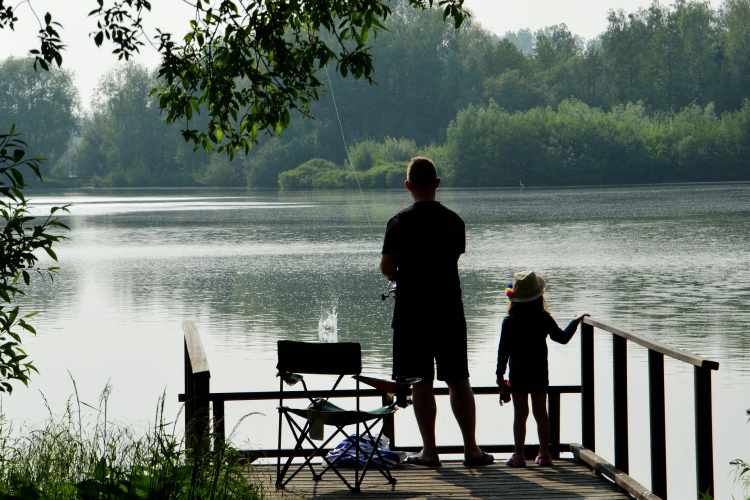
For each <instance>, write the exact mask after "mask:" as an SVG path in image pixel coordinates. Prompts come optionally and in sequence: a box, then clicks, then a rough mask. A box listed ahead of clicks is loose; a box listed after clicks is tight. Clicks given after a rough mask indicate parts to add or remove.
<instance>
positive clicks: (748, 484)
mask: <svg viewBox="0 0 750 500" xmlns="http://www.w3.org/2000/svg"><path fill="white" fill-rule="evenodd" d="M746 413H747V415H748V422H750V409H748V410H747V411H746ZM729 465H731V466H732V467H734V480H735V482H737V483H740V484H741V485H742V491H743V494H744V497H745V499H746V500H747V499H750V463H747V462H745V461H744V460H742V459H739V458H738V459H736V460H732V461H731V462H729Z"/></svg>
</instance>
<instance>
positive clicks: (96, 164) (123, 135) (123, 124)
mask: <svg viewBox="0 0 750 500" xmlns="http://www.w3.org/2000/svg"><path fill="white" fill-rule="evenodd" d="M157 84H158V82H157V80H156V78H155V77H154V75H153V74H151V73H150V72H149V71H148V70H147V69H146V68H145V67H143V66H141V65H139V64H136V63H133V62H129V63H126V64H125V65H122V66H119V67H115V68H113V69H112V70H110V71H108V72H107V73H106V74H105V75H104V76H103V77H102V78H101V80H100V82H99V85H98V87H97V89H96V91H95V94H94V98H93V102H92V114H91V116H89V117H88V119H87V121H86V123H85V124H84V127H83V135H82V140H81V142H80V143H79V144H78V147H77V148H76V151H75V152H74V154H73V159H72V161H73V162H74V163H76V165H77V166H78V170H79V172H80V174H82V175H85V176H92V175H93V176H97V177H99V178H103V179H104V180H105V181H104V182H105V184H108V185H115V186H129V185H140V186H142V185H162V186H163V185H180V184H184V181H185V178H184V175H183V174H185V172H183V170H184V168H185V163H186V162H185V158H184V155H183V158H182V159H183V161H182V162H180V163H178V162H177V161H176V158H177V156H178V152H179V150H180V147H181V143H182V142H183V141H182V140H181V138H180V134H179V131H178V130H177V128H176V127H174V126H170V125H167V124H165V123H164V120H163V119H162V117H161V115H160V112H159V106H158V102H157V101H156V99H155V98H153V97H152V96H151V95H150V93H151V89H152V88H154V87H155V86H156V85H157ZM188 154H191V153H188ZM202 160H203V161H202V162H201V163H200V165H202V164H203V163H205V156H202ZM187 175H188V176H192V171H191V172H189V173H187ZM188 182H189V183H190V184H193V180H192V177H189V178H188Z"/></svg>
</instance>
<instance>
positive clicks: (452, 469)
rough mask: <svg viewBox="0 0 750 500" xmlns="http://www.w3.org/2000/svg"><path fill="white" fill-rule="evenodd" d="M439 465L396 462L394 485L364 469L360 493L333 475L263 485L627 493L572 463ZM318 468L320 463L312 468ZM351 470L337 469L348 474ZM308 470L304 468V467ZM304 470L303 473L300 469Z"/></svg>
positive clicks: (616, 497)
mask: <svg viewBox="0 0 750 500" xmlns="http://www.w3.org/2000/svg"><path fill="white" fill-rule="evenodd" d="M443 464H444V465H443V467H438V468H423V467H415V466H401V467H398V468H396V469H394V470H393V471H392V473H393V476H394V477H395V478H396V479H397V480H398V482H397V483H396V484H395V485H390V484H388V483H387V481H386V480H385V478H384V477H383V476H381V475H380V473H379V472H378V471H377V470H376V469H371V470H368V472H367V476H366V477H365V480H364V483H363V484H362V491H361V492H360V493H356V494H355V493H351V492H350V491H349V490H348V489H347V488H346V487H345V486H344V485H343V483H341V481H339V479H338V478H337V477H336V476H335V475H333V474H332V475H331V476H328V475H326V476H325V477H324V479H323V480H321V481H318V482H315V481H313V480H312V478H310V476H309V475H305V476H303V475H300V476H297V477H295V478H294V479H293V480H292V481H291V482H290V483H289V484H288V485H287V487H286V488H285V489H284V490H275V489H274V488H273V487H269V488H267V490H268V492H269V493H270V494H271V497H272V498H277V499H298V498H331V499H337V500H339V499H340V500H343V499H344V498H347V499H348V498H362V497H366V498H368V499H375V498H377V499H381V498H382V499H387V500H421V499H424V500H437V499H441V498H442V499H446V500H507V499H510V498H514V499H519V500H536V499H539V498H549V499H552V500H568V499H570V500H573V499H575V500H585V499H591V500H625V499H628V498H629V497H628V496H627V495H625V494H623V493H621V492H619V491H618V489H617V487H616V486H615V485H614V484H612V483H611V482H610V481H607V480H605V479H602V478H601V477H597V476H596V475H595V474H593V473H592V472H591V470H590V469H589V468H588V467H586V466H584V465H581V464H576V463H573V462H572V461H566V460H561V461H556V462H555V466H554V467H551V468H546V467H538V466H536V465H532V466H529V467H526V468H522V469H514V468H510V467H507V466H505V464H504V463H502V462H501V461H498V462H497V463H496V464H493V465H490V466H486V467H479V468H467V467H464V466H463V465H462V464H461V462H459V461H456V462H448V461H444V462H443ZM316 470H320V466H318V467H316ZM255 472H256V473H257V474H258V477H265V478H266V479H267V482H266V481H264V483H265V484H268V485H272V484H273V481H274V479H275V474H276V467H275V466H272V465H259V466H256V467H255ZM347 472H348V473H349V474H351V471H342V473H343V474H344V477H346V478H347V480H349V476H348V474H347ZM306 473H307V474H309V471H306ZM300 474H303V473H300Z"/></svg>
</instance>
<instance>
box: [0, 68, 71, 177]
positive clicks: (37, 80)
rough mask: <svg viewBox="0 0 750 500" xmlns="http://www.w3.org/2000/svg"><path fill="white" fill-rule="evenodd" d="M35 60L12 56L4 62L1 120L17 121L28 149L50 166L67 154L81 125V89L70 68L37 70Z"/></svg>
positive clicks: (5, 122)
mask: <svg viewBox="0 0 750 500" xmlns="http://www.w3.org/2000/svg"><path fill="white" fill-rule="evenodd" d="M32 61H33V59H31V58H23V59H21V58H13V57H10V58H8V59H6V60H4V61H2V62H0V123H1V124H3V125H4V126H9V125H10V124H11V123H15V125H16V129H17V130H23V131H24V134H23V139H24V142H25V143H26V147H27V149H28V150H29V151H34V154H35V155H38V156H41V157H44V158H47V160H48V162H47V164H48V165H50V164H54V161H55V160H57V159H58V158H60V157H61V156H62V155H63V154H64V153H65V151H66V150H67V149H68V145H69V143H70V138H71V137H72V135H73V134H74V133H75V132H76V130H77V128H78V116H77V115H78V112H79V105H80V103H79V97H78V90H77V89H76V87H75V86H74V85H73V77H72V74H71V72H70V71H67V70H63V69H57V68H52V70H51V71H41V72H37V71H35V70H34V68H33V67H32V64H33V62H32ZM50 166H52V165H50Z"/></svg>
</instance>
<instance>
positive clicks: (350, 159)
mask: <svg viewBox="0 0 750 500" xmlns="http://www.w3.org/2000/svg"><path fill="white" fill-rule="evenodd" d="M323 68H324V69H325V70H326V77H327V78H328V87H329V88H330V89H331V97H332V98H333V109H335V110H336V119H337V120H338V121H339V130H341V140H343V141H344V150H345V151H346V157H347V158H348V159H349V168H351V169H352V172H353V173H354V180H355V181H357V187H358V188H359V195H360V196H361V197H362V207H363V208H364V210H365V216H366V217H367V227H369V228H370V238H372V240H373V241H375V233H373V232H372V222H370V213H369V212H368V211H367V202H366V201H365V193H364V191H362V185H361V184H360V183H359V177H358V176H357V171H356V170H355V169H354V165H353V164H352V157H351V156H350V155H349V147H348V146H347V145H346V137H345V136H344V126H343V125H342V124H341V117H340V116H339V107H338V105H337V104H336V94H334V92H333V84H332V83H331V75H329V74H328V65H327V64H326V65H325V66H323Z"/></svg>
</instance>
